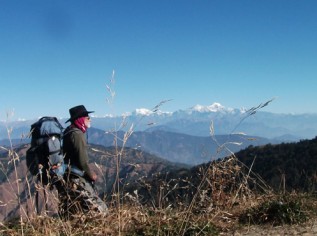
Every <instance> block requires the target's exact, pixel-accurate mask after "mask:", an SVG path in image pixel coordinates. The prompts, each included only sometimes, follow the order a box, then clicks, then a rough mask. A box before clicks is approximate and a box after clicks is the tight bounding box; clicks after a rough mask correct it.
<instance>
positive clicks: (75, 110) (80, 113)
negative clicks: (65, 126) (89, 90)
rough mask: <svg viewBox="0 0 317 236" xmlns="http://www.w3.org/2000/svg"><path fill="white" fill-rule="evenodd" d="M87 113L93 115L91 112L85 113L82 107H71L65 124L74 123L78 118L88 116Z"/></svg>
mask: <svg viewBox="0 0 317 236" xmlns="http://www.w3.org/2000/svg"><path fill="white" fill-rule="evenodd" d="M89 113H93V111H87V110H86V108H85V106H84V105H79V106H76V107H72V108H70V109H69V114H70V118H69V119H68V120H67V121H66V122H65V123H67V122H69V121H74V120H76V119H77V118H79V117H85V116H88V114H89Z"/></svg>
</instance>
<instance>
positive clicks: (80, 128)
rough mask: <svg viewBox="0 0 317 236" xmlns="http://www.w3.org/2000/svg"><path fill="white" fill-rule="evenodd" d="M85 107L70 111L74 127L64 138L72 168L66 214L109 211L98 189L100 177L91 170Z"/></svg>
mask: <svg viewBox="0 0 317 236" xmlns="http://www.w3.org/2000/svg"><path fill="white" fill-rule="evenodd" d="M92 112H93V111H87V110H86V108H85V106H83V105H79V106H75V107H73V108H70V109H69V114H70V118H69V119H68V120H67V121H66V122H65V123H67V122H70V125H69V126H68V127H67V128H66V129H65V131H64V136H63V153H64V155H65V158H64V162H65V164H66V165H68V169H67V171H66V173H65V175H64V176H65V180H66V183H67V192H68V203H67V206H65V205H64V207H66V208H67V209H64V211H67V212H65V213H66V214H74V213H78V212H89V211H95V212H99V213H106V212H107V205H106V204H105V202H104V201H102V199H100V198H99V197H98V195H97V193H96V192H95V190H94V187H93V186H94V182H95V181H96V180H97V175H96V173H94V172H93V171H92V169H91V168H90V167H89V164H88V162H89V157H88V150H87V140H86V135H85V133H86V131H87V129H88V128H89V127H90V117H89V113H92Z"/></svg>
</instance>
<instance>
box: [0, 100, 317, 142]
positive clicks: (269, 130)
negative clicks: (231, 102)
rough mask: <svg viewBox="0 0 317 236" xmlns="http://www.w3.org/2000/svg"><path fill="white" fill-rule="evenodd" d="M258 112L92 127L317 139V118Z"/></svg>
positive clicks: (166, 116) (199, 110) (208, 110)
mask: <svg viewBox="0 0 317 236" xmlns="http://www.w3.org/2000/svg"><path fill="white" fill-rule="evenodd" d="M258 108H259V107H257V108H252V109H249V110H245V109H233V108H226V107H224V106H222V105H221V104H220V103H213V104H211V105H208V106H202V105H195V106H193V107H191V108H188V109H185V110H178V111H175V112H164V111H161V110H159V109H156V110H148V109H144V108H140V109H136V110H135V111H133V112H131V113H126V114H124V115H122V116H110V115H108V116H105V117H93V118H92V126H93V127H95V128H98V129H101V130H105V131H108V130H123V131H125V130H128V129H130V127H132V126H133V130H134V131H153V130H165V131H171V132H177V133H183V134H189V135H194V136H210V135H211V134H215V135H217V134H232V133H245V134H247V135H255V136H260V137H264V138H270V139H272V138H276V137H293V139H294V140H296V139H297V140H299V139H310V138H314V137H315V136H316V135H317V114H302V115H300V114H299V115H295V114H277V113H270V112H262V111H261V110H260V109H258ZM65 121H66V118H65V119H61V123H62V124H65V123H64V122H65ZM33 122H35V120H33V121H30V120H27V121H15V122H12V123H10V124H9V127H10V128H11V129H12V132H11V133H10V134H11V138H21V134H22V133H23V134H24V135H26V134H27V133H28V132H29V130H30V124H32V123H33ZM7 125H8V124H7ZM0 134H1V137H0V139H1V138H3V139H5V138H7V128H6V126H5V124H4V123H1V122H0ZM294 137H296V138H294Z"/></svg>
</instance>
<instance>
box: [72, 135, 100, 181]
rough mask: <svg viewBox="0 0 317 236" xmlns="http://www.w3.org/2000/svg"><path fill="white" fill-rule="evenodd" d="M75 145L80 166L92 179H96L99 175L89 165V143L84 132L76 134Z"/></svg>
mask: <svg viewBox="0 0 317 236" xmlns="http://www.w3.org/2000/svg"><path fill="white" fill-rule="evenodd" d="M74 147H75V152H76V156H77V157H78V166H77V167H78V168H79V169H81V170H83V171H84V172H85V175H87V176H88V177H89V178H90V179H91V180H93V181H95V180H96V179H97V176H96V174H95V173H94V172H92V171H91V169H90V167H89V156H88V152H87V143H86V139H85V136H84V134H81V133H79V132H78V133H77V134H76V135H74Z"/></svg>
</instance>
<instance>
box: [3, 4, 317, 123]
mask: <svg viewBox="0 0 317 236" xmlns="http://www.w3.org/2000/svg"><path fill="white" fill-rule="evenodd" d="M113 71H115V74H114V77H113V78H114V83H113V82H111V78H112V73H113ZM316 77H317V1H316V0H311V1H309V0H301V1H300V0H248V1H247V0H125V1H122V0H113V1H110V0H102V1H101V0H93V1H88V0H85V1H83V0H45V1H44V0H38V1H35V0H25V1H20V0H19V1H16V0H0V79H1V85H0V119H4V118H5V116H6V113H7V112H10V111H14V118H15V119H18V118H26V119H30V118H37V117H40V116H45V115H53V116H57V117H60V118H61V117H69V113H68V109H69V108H70V107H72V106H75V105H79V104H84V105H85V106H86V107H87V109H88V110H93V111H95V115H98V116H102V115H106V114H113V115H115V114H118V115H120V114H122V113H124V112H131V111H134V110H135V109H137V108H148V109H151V108H152V107H154V106H155V105H157V104H158V103H159V102H161V101H163V100H166V99H172V101H170V102H168V103H166V104H164V105H163V106H162V107H161V110H163V111H176V110H179V109H187V108H189V107H192V106H194V105H196V104H200V105H211V104H212V103H214V102H218V103H220V104H222V105H223V106H225V107H231V108H242V107H244V108H251V107H253V106H256V105H258V104H260V103H262V102H266V101H267V100H270V99H271V98H273V97H275V98H276V99H275V100H274V101H273V102H272V103H270V105H269V106H267V107H266V108H265V111H270V112H275V113H307V112H309V113H317V104H316V102H317V91H316V90H317V78H316ZM107 85H109V86H110V87H111V89H112V91H114V92H115V96H114V99H113V100H112V102H111V104H109V103H107V98H109V97H110V93H109V90H107Z"/></svg>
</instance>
